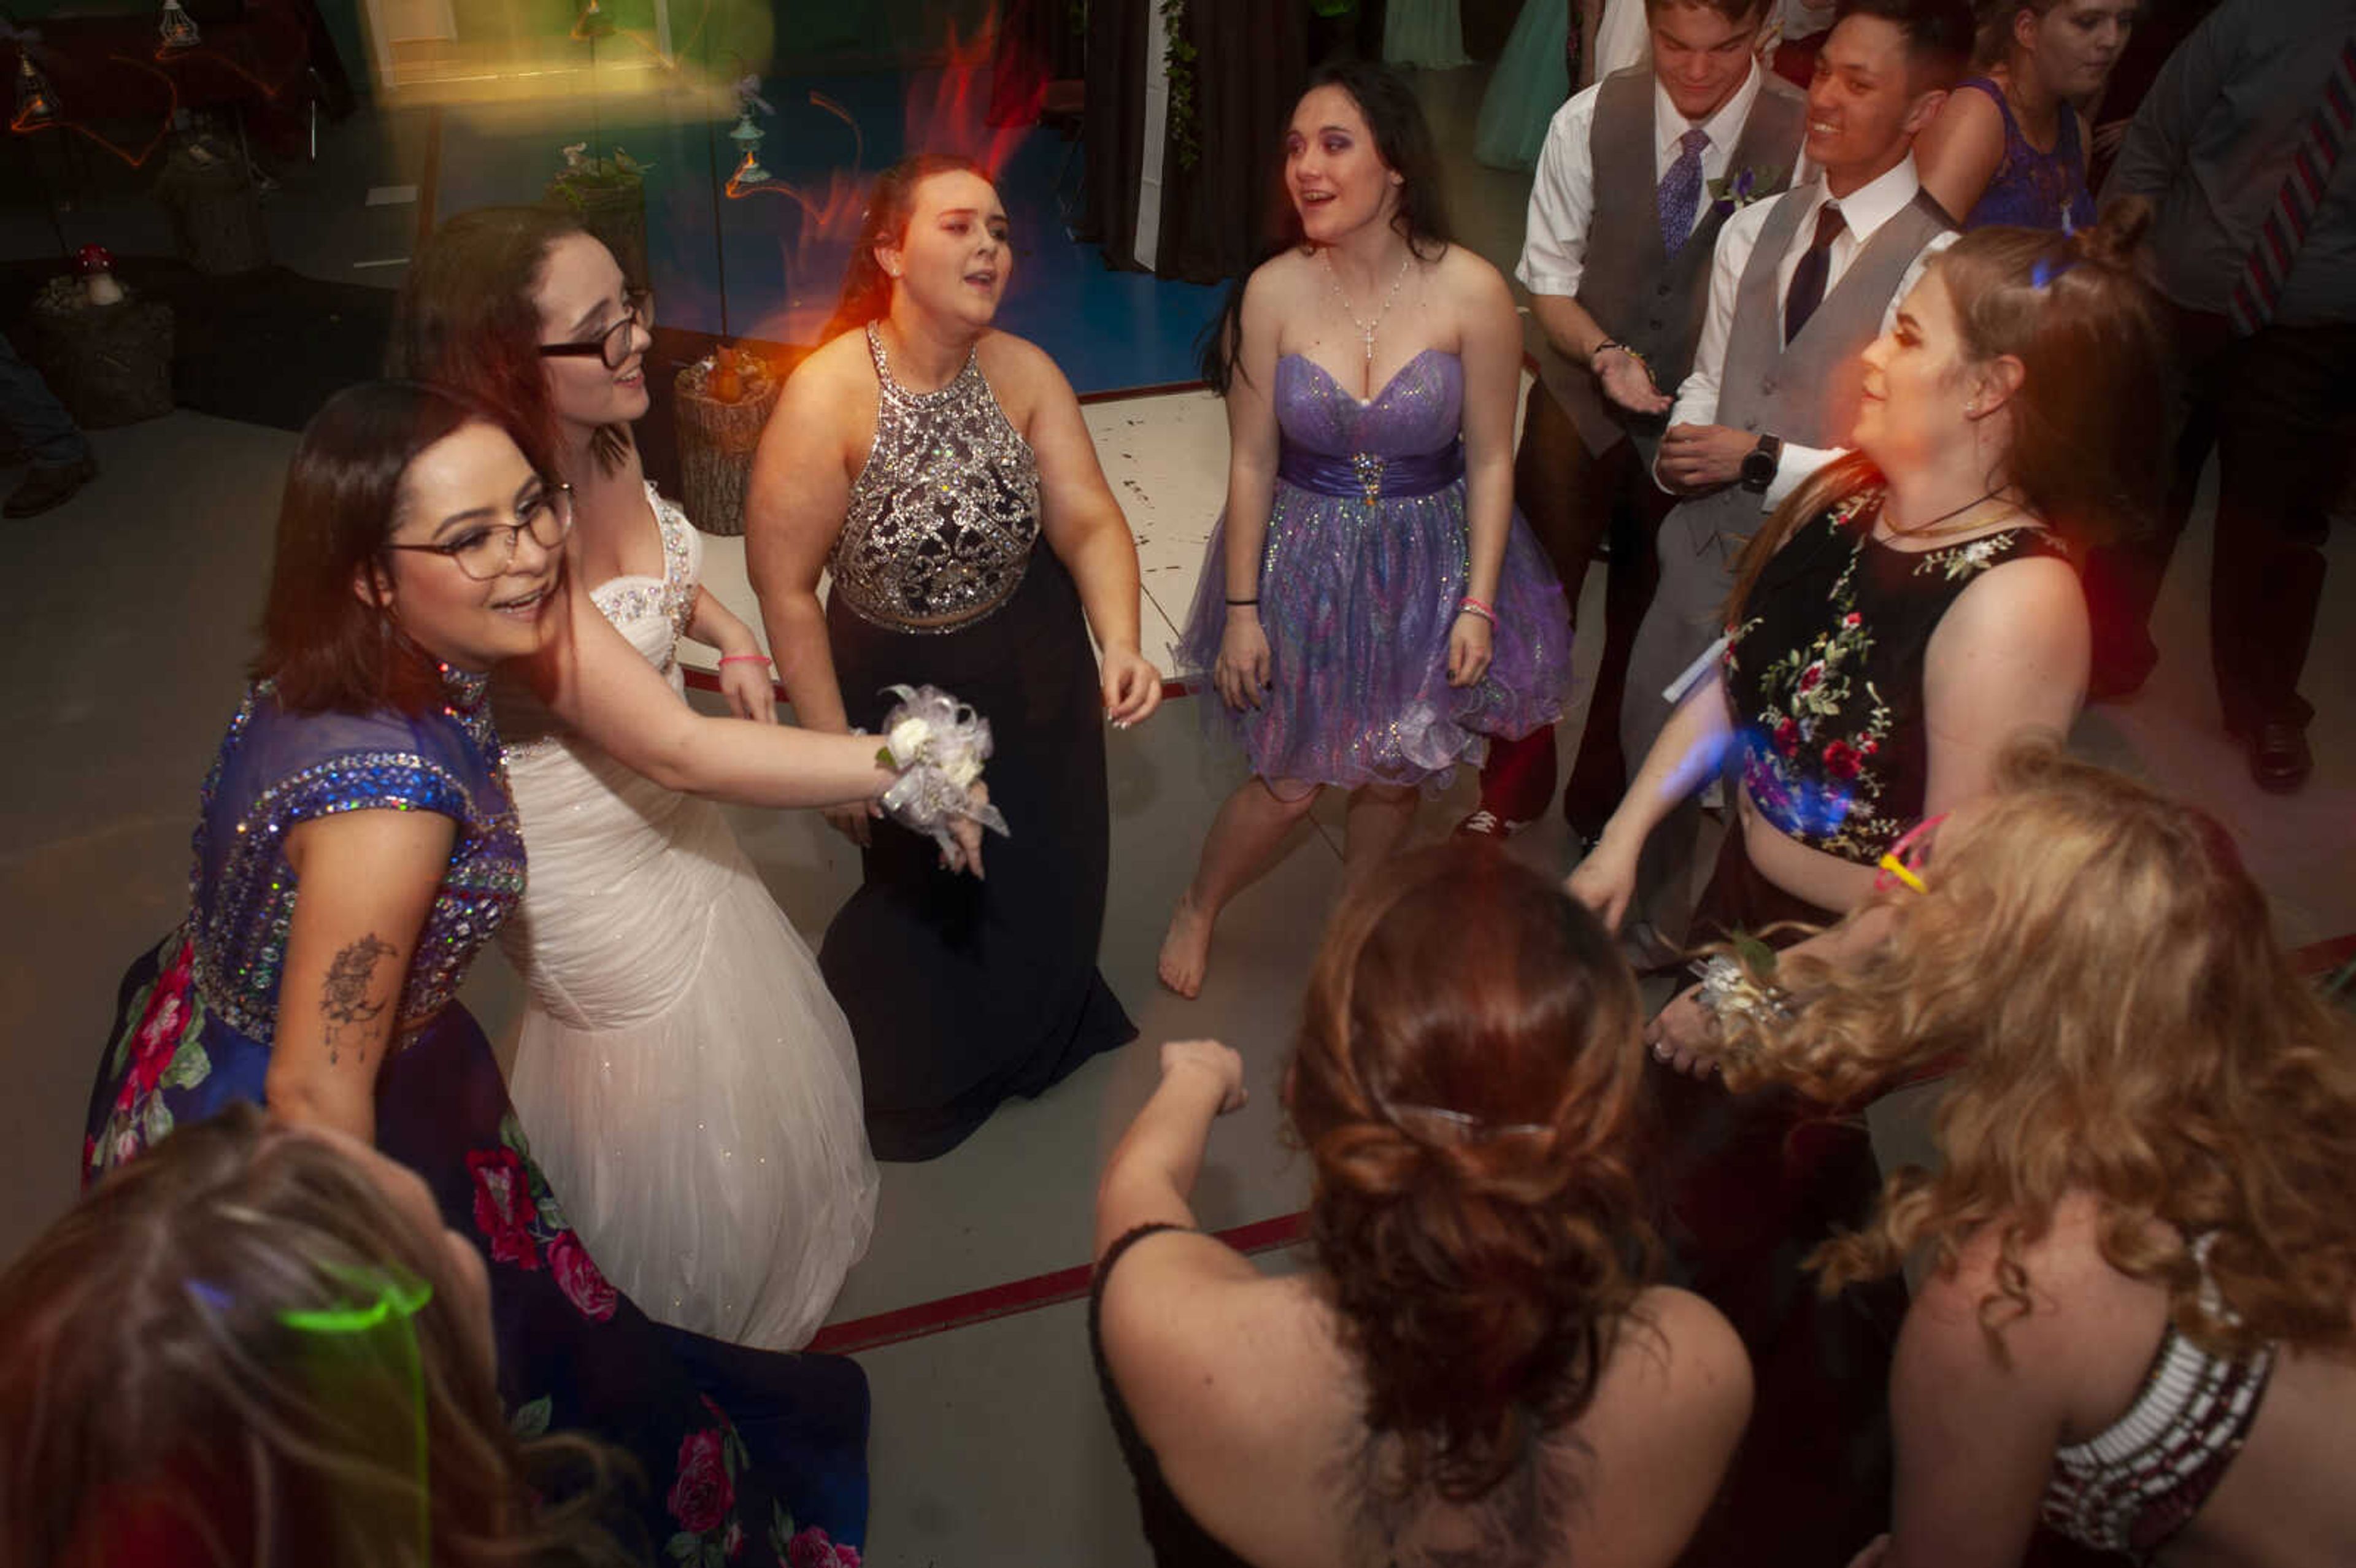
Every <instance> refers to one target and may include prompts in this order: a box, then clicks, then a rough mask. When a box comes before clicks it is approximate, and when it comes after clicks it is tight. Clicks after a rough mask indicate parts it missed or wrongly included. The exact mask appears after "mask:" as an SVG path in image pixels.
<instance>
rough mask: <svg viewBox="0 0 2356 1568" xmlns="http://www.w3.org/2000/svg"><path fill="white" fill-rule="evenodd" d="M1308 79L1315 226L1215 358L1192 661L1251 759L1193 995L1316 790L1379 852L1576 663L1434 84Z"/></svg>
mask: <svg viewBox="0 0 2356 1568" xmlns="http://www.w3.org/2000/svg"><path fill="white" fill-rule="evenodd" d="M1285 146H1286V151H1285V187H1286V191H1287V194H1288V195H1289V196H1290V198H1291V203H1292V229H1293V233H1292V235H1291V236H1290V238H1291V240H1292V241H1293V242H1292V243H1291V244H1290V245H1288V246H1287V247H1286V248H1285V249H1284V250H1283V251H1280V252H1279V253H1278V254H1277V255H1276V257H1275V258H1274V259H1273V260H1271V261H1268V262H1266V263H1264V264H1263V265H1262V266H1261V267H1260V268H1259V269H1258V271H1257V272H1253V273H1252V275H1251V277H1250V278H1249V280H1248V282H1247V283H1246V284H1245V286H1244V288H1243V290H1242V292H1241V296H1240V299H1239V301H1238V302H1237V303H1235V304H1231V305H1230V307H1229V310H1228V314H1227V315H1226V318H1224V319H1223V320H1222V321H1221V322H1220V323H1219V325H1218V326H1217V328H1216V329H1215V332H1216V341H1215V343H1214V345H1213V347H1212V352H1211V355H1210V359H1211V363H1210V364H1209V365H1208V366H1207V367H1206V368H1207V370H1208V371H1209V373H1210V378H1211V379H1212V382H1213V384H1214V385H1215V386H1217V387H1219V388H1220V389H1221V390H1222V391H1223V392H1224V393H1225V395H1226V402H1227V428H1228V432H1229V439H1230V442H1231V445H1232V453H1231V456H1230V458H1229V460H1228V470H1227V506H1226V514H1225V516H1224V517H1222V518H1221V520H1220V523H1219V526H1218V528H1217V529H1216V530H1215V531H1214V533H1213V534H1212V536H1211V544H1210V549H1209V552H1208V554H1207V555H1206V557H1205V565H1204V570H1203V577H1202V585H1201V587H1200V588H1199V589H1198V590H1197V592H1196V595H1195V601H1194V613H1193V614H1192V615H1191V616H1190V617H1189V619H1188V623H1187V628H1186V634H1185V639H1184V642H1183V645H1182V646H1181V648H1180V663H1181V665H1182V667H1184V668H1186V669H1188V670H1190V671H1194V672H1197V673H1202V672H1207V673H1208V674H1209V675H1210V676H1211V680H1212V685H1213V686H1214V688H1215V693H1216V695H1215V696H1214V695H1213V694H1212V693H1210V692H1205V694H1204V695H1203V697H1202V699H1201V701H1202V702H1203V703H1204V706H1205V722H1206V723H1209V724H1213V725H1215V726H1216V727H1218V728H1221V729H1223V730H1225V731H1227V732H1229V733H1231V734H1233V735H1235V736H1236V737H1237V738H1238V739H1239V740H1240V741H1242V743H1243V746H1244V749H1245V751H1246V752H1247V753H1248V755H1249V757H1250V759H1251V768H1252V777H1251V778H1250V779H1249V780H1248V781H1247V782H1246V783H1245V784H1244V785H1243V787H1242V788H1241V789H1239V790H1237V792H1236V793H1235V794H1234V795H1231V796H1229V797H1228V799H1227V802H1226V805H1223V806H1221V807H1220V809H1219V815H1218V817H1217V820H1216V821H1215V822H1214V823H1213V824H1212V827H1211V833H1210V837H1209V838H1208V839H1207V840H1205V843H1204V846H1203V855H1202V859H1201V862H1200V864H1199V865H1198V866H1197V867H1196V869H1195V871H1194V880H1193V881H1192V882H1190V883H1189V884H1188V885H1187V888H1186V891H1185V892H1184V893H1183V894H1182V895H1181V896H1180V898H1179V901H1178V907H1177V909H1176V911H1175V912H1173V915H1172V916H1171V921H1170V930H1169V933H1168V935H1166V936H1165V937H1164V938H1163V939H1162V962H1161V973H1162V984H1163V985H1165V986H1167V987H1170V988H1171V989H1172V990H1173V991H1176V992H1177V993H1178V994H1179V995H1181V996H1186V997H1191V996H1194V995H1195V994H1196V993H1197V992H1199V991H1200V990H1201V989H1202V985H1203V975H1204V970H1205V966H1206V963H1207V960H1208V957H1209V955H1210V946H1211V933H1212V928H1213V926H1214V924H1215V922H1216V921H1217V919H1218V916H1219V911H1220V910H1221V908H1222V907H1224V906H1225V905H1226V901H1228V900H1229V899H1231V898H1233V897H1234V896H1235V895H1236V894H1237V892H1238V891H1241V890H1242V889H1243V888H1244V887H1245V886H1246V885H1247V884H1248V883H1249V882H1250V881H1251V880H1253V879H1254V878H1256V877H1258V875H1259V874H1260V873H1261V872H1262V871H1263V870H1265V869H1267V868H1268V866H1269V862H1270V861H1271V860H1272V859H1274V858H1275V856H1276V853H1277V850H1278V848H1279V846H1280V845H1281V844H1282V842H1283V840H1284V837H1285V836H1286V834H1288V833H1289V832H1290V831H1291V829H1292V827H1293V826H1294V825H1295V824H1296V823H1298V822H1299V821H1300V820H1301V818H1302V817H1303V816H1306V815H1307V813H1308V811H1309V807H1310V805H1311V804H1312V802H1314V801H1315V799H1316V798H1317V795H1318V793H1319V792H1320V791H1321V790H1322V789H1323V788H1325V787H1327V786H1329V785H1330V786H1334V787H1338V788H1342V789H1346V790H1348V791H1350V813H1349V846H1348V853H1347V859H1348V862H1349V865H1350V867H1351V869H1352V870H1353V871H1354V872H1355V871H1359V870H1363V869H1365V867H1367V866H1370V865H1374V864H1376V863H1378V862H1380V861H1381V860H1382V859H1385V858H1387V856H1388V855H1389V854H1390V852H1391V851H1392V849H1393V848H1396V847H1397V845H1398V842H1399V839H1400V837H1402V836H1403V835H1404V834H1405V833H1406V832H1407V830H1408V826H1409V824H1410V823H1411V822H1412V821H1413V819H1414V816H1415V805H1416V795H1417V792H1418V791H1419V789H1420V790H1437V789H1439V788H1440V787H1442V786H1444V785H1445V784H1446V783H1447V782H1448V779H1449V777H1450V775H1451V773H1453V771H1454V769H1455V767H1456V765H1457V764H1458V763H1473V764H1475V765H1477V764H1478V763H1480V762H1481V760H1482V759H1483V757H1484V756H1485V755H1486V754H1487V748H1488V742H1489V738H1490V737H1492V736H1499V737H1506V738H1518V737H1520V736H1523V735H1526V734H1528V733H1529V732H1530V731H1532V730H1535V729H1537V727H1538V726H1539V725H1541V724H1550V723H1552V722H1554V721H1555V720H1557V719H1558V718H1559V717H1560V716H1561V713H1562V705H1563V697H1564V694H1565V691H1566V689H1567V688H1568V687H1569V682H1570V624H1569V613H1568V612H1567V610H1566V608H1565V606H1564V603H1563V597H1562V590H1561V588H1560V587H1559V586H1558V584H1557V583H1556V581H1555V580H1554V575H1553V573H1552V572H1551V571H1549V570H1548V569H1547V565H1546V560H1545V558H1544V556H1542V555H1541V554H1540V553H1539V552H1538V549H1537V542H1536V541H1535V540H1534V539H1532V538H1531V537H1530V533H1529V530H1528V528H1526V526H1524V525H1523V524H1522V523H1521V522H1520V520H1519V519H1518V518H1517V517H1515V513H1514V509H1513V506H1514V503H1513V461H1514V458H1513V442H1514V401H1515V393H1516V392H1517V390H1518V389H1519V378H1520V373H1521V355H1522V336H1521V325H1520V322H1519V320H1518V318H1517V317H1516V316H1515V313H1514V304H1513V298H1512V296H1511V295H1510V294H1509V293H1507V292H1506V289H1505V280H1504V279H1503V278H1502V277H1500V276H1499V275H1498V273H1497V271H1496V269H1495V268H1494V267H1492V266H1490V265H1489V264H1488V263H1487V262H1486V261H1482V260H1481V259H1480V258H1479V257H1477V256H1475V255H1473V254H1472V252H1471V251H1466V250H1464V249H1462V247H1460V246H1457V245H1453V244H1451V243H1450V242H1449V240H1448V226H1447V219H1446V217H1445V215H1444V214H1443V212H1442V210H1441V204H1440V190H1439V186H1438V180H1437V176H1438V167H1437V163H1436V159H1435V156H1434V154H1433V151H1432V142H1431V133H1430V129H1429V128H1428V127H1427V126H1426V125H1425V123H1424V120H1423V113H1422V111H1421V109H1420V108H1419V107H1418V105H1417V103H1416V101H1415V96H1414V94H1413V93H1412V92H1411V91H1408V88H1407V87H1406V86H1405V85H1404V84H1403V83H1402V82H1400V81H1399V80H1398V78H1397V77H1395V76H1393V75H1391V74H1390V73H1389V72H1387V71H1385V70H1383V69H1381V68H1379V67H1375V66H1369V65H1365V64H1362V63H1359V62H1356V61H1346V62H1342V63H1338V64H1335V65H1332V66H1327V67H1325V68H1323V69H1321V70H1320V71H1319V72H1318V73H1317V75H1316V76H1315V77H1314V78H1312V86H1311V87H1310V90H1309V91H1308V92H1307V93H1306V94H1304V95H1303V96H1302V98H1301V102H1300V104H1299V106H1298V107H1297V108H1295V110H1294V111H1293V115H1292V124H1291V128H1290V130H1289V131H1288V132H1287V133H1286V143H1285Z"/></svg>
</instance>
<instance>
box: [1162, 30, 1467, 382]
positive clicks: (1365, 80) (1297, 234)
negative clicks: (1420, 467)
mask: <svg viewBox="0 0 2356 1568" xmlns="http://www.w3.org/2000/svg"><path fill="white" fill-rule="evenodd" d="M1321 87H1338V88H1340V89H1341V90H1342V91H1344V92H1346V93H1348V94H1349V95H1350V101H1352V102H1353V103H1355V104H1356V105H1357V106H1358V112H1359V114H1360V115H1362V116H1364V117H1365V122H1366V131H1367V133H1368V134H1370V135H1371V136H1373V137H1374V139H1375V155H1376V156H1377V157H1379V158H1380V159H1381V160H1382V162H1383V166H1384V167H1385V168H1387V169H1388V170H1390V171H1391V172H1392V173H1393V174H1395V175H1397V176H1399V187H1398V207H1397V208H1395V209H1393V211H1392V213H1391V227H1392V228H1393V229H1397V230H1398V235H1399V238H1401V239H1402V240H1406V241H1407V248H1408V251H1411V252H1412V253H1413V254H1414V255H1415V257H1416V259H1417V260H1419V261H1435V260H1437V259H1438V258H1439V257H1440V255H1442V254H1443V253H1444V252H1445V251H1447V249H1448V246H1449V243H1450V241H1451V240H1452V239H1453V238H1454V235H1453V231H1452V230H1451V229H1450V228H1449V224H1448V201H1447V197H1445V195H1443V194H1442V191H1441V188H1440V187H1441V176H1440V148H1439V144H1438V143H1436V142H1434V141H1433V140H1432V135H1431V123H1430V121H1429V120H1427V119H1425V118H1424V113H1423V104H1422V102H1421V101H1419V100H1418V99H1417V97H1416V95H1415V89H1413V88H1412V87H1409V86H1408V84H1407V80H1406V79H1405V78H1404V77H1402V76H1400V75H1399V73H1398V72H1397V71H1395V70H1393V69H1390V68H1389V67H1387V66H1385V65H1382V64H1380V63H1379V62H1376V61H1373V60H1362V59H1346V58H1345V59H1335V60H1328V61H1327V62H1326V63H1325V64H1323V65H1321V66H1319V67H1318V68H1317V69H1315V70H1313V71H1311V72H1310V73H1309V80H1308V83H1307V84H1306V85H1305V86H1303V87H1302V88H1301V98H1306V97H1308V96H1309V95H1310V94H1311V93H1312V92H1314V91H1317V90H1318V89H1319V88H1321ZM1293 103H1294V112H1299V105H1300V99H1298V98H1297V99H1295V100H1294V101H1293ZM1285 123H1286V125H1287V126H1288V127H1289V126H1290V123H1291V117H1290V115H1288V116H1286V122H1285ZM1282 170H1283V161H1282V159H1281V158H1279V159H1278V160H1277V162H1276V164H1275V165H1274V169H1273V170H1272V177H1273V179H1274V181H1275V184H1276V187H1277V199H1276V200H1275V201H1274V202H1273V203H1272V204H1271V206H1270V208H1269V211H1270V214H1271V218H1270V221H1271V223H1272V225H1273V227H1274V229H1275V237H1274V239H1273V240H1272V241H1271V242H1270V243H1269V246H1268V248H1267V249H1266V250H1265V251H1263V252H1262V253H1261V256H1260V260H1261V261H1269V260H1271V259H1273V258H1275V257H1277V256H1280V255H1282V254H1283V253H1284V252H1285V251H1298V250H1300V249H1301V247H1302V246H1304V245H1306V244H1307V243H1308V240H1307V239H1306V237H1304V236H1303V234H1302V233H1301V212H1300V209H1299V208H1295V207H1294V206H1293V204H1292V202H1291V201H1290V199H1288V198H1286V197H1284V195H1283V192H1282V188H1281V187H1282V184H1283V173H1282ZM1256 270H1257V267H1254V268H1251V269H1247V270H1246V271H1245V272H1244V274H1243V275H1242V276H1241V277H1239V278H1237V279H1236V281H1235V282H1234V283H1232V284H1230V285H1229V286H1228V289H1227V297H1226V302H1225V303H1224V304H1222V305H1221V306H1220V310H1219V314H1218V315H1216V316H1215V317H1214V318H1212V322H1211V325H1210V326H1209V327H1208V328H1207V329H1206V330H1205V334H1204V336H1203V340H1202V355H1203V357H1202V364H1203V379H1204V380H1205V381H1206V382H1208V383H1209V384H1210V388H1211V389H1212V390H1213V391H1215V392H1217V393H1219V394H1220V395H1221V396H1225V395H1226V390H1227V385H1228V383H1229V381H1230V380H1231V379H1233V378H1234V375H1235V368H1236V360H1237V355H1238V354H1240V353H1241V352H1242V350H1243V340H1244V290H1245V289H1246V288H1248V286H1249V285H1250V283H1251V274H1252V272H1253V271H1256Z"/></svg>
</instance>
